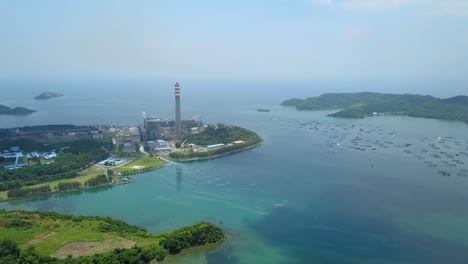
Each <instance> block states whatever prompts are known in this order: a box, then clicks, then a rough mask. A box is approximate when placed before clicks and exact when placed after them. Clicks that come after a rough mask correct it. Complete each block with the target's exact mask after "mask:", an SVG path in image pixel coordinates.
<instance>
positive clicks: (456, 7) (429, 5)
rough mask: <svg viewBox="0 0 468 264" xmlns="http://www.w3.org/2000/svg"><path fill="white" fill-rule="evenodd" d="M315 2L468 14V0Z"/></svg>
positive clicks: (317, 0) (316, 0)
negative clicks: (415, 8)
mask: <svg viewBox="0 0 468 264" xmlns="http://www.w3.org/2000/svg"><path fill="white" fill-rule="evenodd" d="M311 1H312V3H314V4H319V5H326V6H329V7H338V8H343V9H349V10H367V11H381V10H387V9H399V8H404V7H418V8H420V9H421V10H422V12H424V13H427V14H432V15H458V16H468V0H311Z"/></svg>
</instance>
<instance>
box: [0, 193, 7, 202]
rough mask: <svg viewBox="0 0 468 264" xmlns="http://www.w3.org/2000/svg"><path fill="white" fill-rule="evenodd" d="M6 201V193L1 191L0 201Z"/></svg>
mask: <svg viewBox="0 0 468 264" xmlns="http://www.w3.org/2000/svg"><path fill="white" fill-rule="evenodd" d="M6 199H8V192H7V191H1V192H0V201H1V200H6Z"/></svg>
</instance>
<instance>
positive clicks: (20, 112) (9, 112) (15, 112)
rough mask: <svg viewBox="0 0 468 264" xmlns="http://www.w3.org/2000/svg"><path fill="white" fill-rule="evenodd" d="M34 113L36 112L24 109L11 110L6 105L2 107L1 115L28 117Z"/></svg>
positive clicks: (0, 107) (0, 106) (0, 109)
mask: <svg viewBox="0 0 468 264" xmlns="http://www.w3.org/2000/svg"><path fill="white" fill-rule="evenodd" d="M34 112H36V111H35V110H31V109H27V108H24V107H15V108H10V107H8V106H6V105H0V115H28V114H31V113H34Z"/></svg>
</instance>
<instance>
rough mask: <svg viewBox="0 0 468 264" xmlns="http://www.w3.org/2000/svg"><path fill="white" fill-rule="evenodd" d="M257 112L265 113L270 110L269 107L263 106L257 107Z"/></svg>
mask: <svg viewBox="0 0 468 264" xmlns="http://www.w3.org/2000/svg"><path fill="white" fill-rule="evenodd" d="M257 112H265V113H268V112H271V110H270V109H265V108H259V109H257Z"/></svg>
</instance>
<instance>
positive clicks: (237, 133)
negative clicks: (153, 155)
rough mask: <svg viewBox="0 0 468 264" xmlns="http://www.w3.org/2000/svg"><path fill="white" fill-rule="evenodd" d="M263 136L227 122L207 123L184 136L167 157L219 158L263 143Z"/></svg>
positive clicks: (182, 158) (180, 159)
mask: <svg viewBox="0 0 468 264" xmlns="http://www.w3.org/2000/svg"><path fill="white" fill-rule="evenodd" d="M261 142H262V138H261V137H260V136H259V135H257V134H256V133H255V132H253V131H250V130H248V129H245V128H242V127H238V126H229V125H225V124H217V125H207V126H206V127H205V128H204V129H203V130H202V131H201V132H198V133H195V134H190V135H188V136H186V137H185V138H183V140H182V143H180V144H177V145H180V146H179V148H178V149H176V150H175V151H172V152H170V153H169V154H168V155H167V158H169V159H172V160H176V161H194V160H206V159H214V158H219V157H222V156H225V155H229V154H233V153H236V152H240V151H244V150H248V149H251V148H254V147H256V146H258V145H259V144H261Z"/></svg>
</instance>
